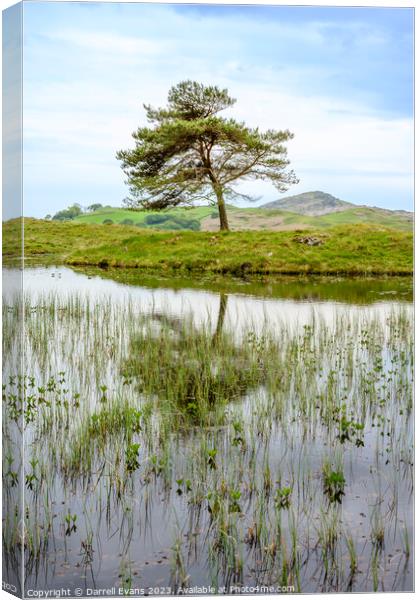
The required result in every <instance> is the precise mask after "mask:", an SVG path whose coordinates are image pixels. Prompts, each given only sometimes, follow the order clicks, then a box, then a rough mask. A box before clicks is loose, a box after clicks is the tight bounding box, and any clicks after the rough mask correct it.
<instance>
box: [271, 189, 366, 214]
mask: <svg viewBox="0 0 420 600" xmlns="http://www.w3.org/2000/svg"><path fill="white" fill-rule="evenodd" d="M355 207H356V205H355V204H352V203H351V202H345V201H344V200H339V199H338V198H336V197H335V196H332V195H331V194H326V193H325V192H304V193H303V194H297V195H295V196H286V197H285V198H279V200H274V202H268V203H267V204H263V205H262V206H260V208H268V209H273V208H274V209H281V210H287V211H290V212H295V213H298V214H299V215H307V216H310V217H318V216H321V215H327V214H329V213H332V212H339V211H344V210H348V209H350V208H355Z"/></svg>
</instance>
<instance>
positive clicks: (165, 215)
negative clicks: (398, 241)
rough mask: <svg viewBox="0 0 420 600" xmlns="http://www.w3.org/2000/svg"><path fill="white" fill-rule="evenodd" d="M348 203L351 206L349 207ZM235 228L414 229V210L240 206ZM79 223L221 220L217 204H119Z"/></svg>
mask: <svg viewBox="0 0 420 600" xmlns="http://www.w3.org/2000/svg"><path fill="white" fill-rule="evenodd" d="M347 205H348V208H347ZM227 212H228V219H229V223H230V227H231V229H232V231H245V230H252V231H288V230H289V231H290V230H295V229H302V228H305V229H307V228H317V229H319V228H322V229H324V228H328V227H332V226H334V225H340V224H349V225H350V224H352V225H356V224H358V223H370V224H373V225H379V226H383V227H392V228H394V229H399V230H402V231H411V230H412V227H413V215H412V213H406V212H404V211H392V210H385V209H382V208H371V207H367V206H354V205H352V204H350V203H346V209H344V207H343V210H340V211H333V212H329V213H327V214H324V215H320V216H311V215H305V214H299V213H297V212H292V211H286V210H280V209H278V208H277V209H268V208H261V207H259V208H238V207H234V206H228V208H227ZM74 222H76V223H92V224H93V223H95V224H102V223H105V224H110V225H111V224H114V225H131V226H136V227H140V228H146V229H159V230H171V231H174V230H185V229H191V230H193V231H198V230H201V231H218V230H219V219H218V214H217V208H216V207H214V206H197V207H194V208H175V209H172V210H168V211H163V212H156V211H154V212H153V211H143V210H140V211H133V210H129V209H125V208H118V207H104V208H101V209H99V210H96V211H94V212H90V213H85V214H82V215H80V216H78V217H77V218H76V219H74Z"/></svg>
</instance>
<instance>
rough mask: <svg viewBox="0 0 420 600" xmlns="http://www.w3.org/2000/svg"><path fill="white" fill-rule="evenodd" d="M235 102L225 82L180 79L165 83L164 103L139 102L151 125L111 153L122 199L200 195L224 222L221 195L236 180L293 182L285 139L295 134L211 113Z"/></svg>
mask: <svg viewBox="0 0 420 600" xmlns="http://www.w3.org/2000/svg"><path fill="white" fill-rule="evenodd" d="M235 102H236V100H235V99H234V98H232V97H230V96H229V93H228V90H227V89H219V88H218V87H216V86H205V85H203V84H200V83H197V82H195V81H183V82H181V83H179V84H178V85H176V86H174V87H172V88H171V89H170V91H169V94H168V104H167V107H166V108H157V109H156V108H153V107H151V106H150V105H144V108H145V110H146V115H147V119H148V121H149V123H150V126H148V127H139V128H138V129H137V130H136V131H135V132H134V133H133V138H134V141H135V147H134V149H129V150H120V151H119V152H118V153H117V158H118V159H119V160H120V161H121V163H122V165H121V166H122V168H123V170H124V172H125V174H126V175H127V177H128V179H127V183H128V185H129V189H130V192H131V197H130V198H128V199H127V200H126V201H125V202H126V204H127V205H128V206H130V207H132V208H140V207H141V208H146V209H153V210H160V209H165V208H169V207H174V206H180V205H190V204H193V203H194V202H196V201H201V202H202V201H203V200H206V201H208V202H210V203H214V204H217V206H218V209H219V218H220V228H221V229H222V230H227V229H229V225H228V219H227V213H226V204H225V200H226V198H233V197H234V196H237V195H240V194H238V192H236V191H235V189H234V187H233V186H234V184H235V183H236V182H238V181H239V180H244V179H260V180H265V181H271V182H272V183H273V184H274V185H275V186H276V188H277V189H278V190H279V191H281V192H283V191H285V190H287V189H288V186H289V185H290V184H293V183H296V182H297V179H296V177H295V175H294V173H293V171H288V170H287V167H288V165H289V161H288V159H287V150H286V147H285V142H287V141H288V140H290V139H292V137H293V134H292V133H290V131H288V130H287V129H286V130H284V131H276V130H274V129H270V130H268V131H265V132H261V131H260V130H259V129H258V128H250V127H247V126H246V125H245V123H243V122H238V121H236V120H234V119H232V118H228V119H226V118H222V117H220V116H218V115H217V113H219V112H220V111H221V110H224V109H226V108H229V107H231V106H232V105H233V104H234V103H235Z"/></svg>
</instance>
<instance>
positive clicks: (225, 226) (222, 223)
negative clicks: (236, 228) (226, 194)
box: [215, 186, 229, 231]
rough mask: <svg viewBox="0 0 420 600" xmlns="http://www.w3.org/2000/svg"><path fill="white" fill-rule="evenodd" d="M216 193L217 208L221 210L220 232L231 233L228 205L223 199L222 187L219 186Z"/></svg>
mask: <svg viewBox="0 0 420 600" xmlns="http://www.w3.org/2000/svg"><path fill="white" fill-rule="evenodd" d="M215 192H216V197H217V206H218V209H219V219H220V231H229V223H228V218H227V212H226V204H225V200H224V198H223V190H222V188H221V187H219V186H217V187H216V188H215Z"/></svg>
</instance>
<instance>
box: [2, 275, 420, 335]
mask: <svg viewBox="0 0 420 600" xmlns="http://www.w3.org/2000/svg"><path fill="white" fill-rule="evenodd" d="M19 275H20V272H19V271H18V270H17V269H8V270H7V281H11V282H15V283H16V282H17V281H18V278H19ZM7 281H5V283H6V285H5V286H4V295H5V297H6V298H7V297H10V295H11V294H13V293H15V292H16V285H13V286H10V287H9V286H8V285H7ZM23 281H24V290H25V292H30V293H31V296H32V299H33V300H31V301H35V299H36V295H38V294H45V293H54V294H58V295H59V296H62V297H63V299H64V298H65V297H67V296H68V295H70V294H74V293H77V294H81V295H82V296H88V297H89V298H90V299H92V300H101V299H104V298H105V297H106V298H107V299H110V300H112V301H113V302H116V303H119V302H121V303H126V302H127V301H128V300H130V301H131V302H133V303H135V304H138V305H139V307H140V308H141V309H142V311H144V312H151V311H157V312H163V313H165V314H167V315H168V314H170V315H174V316H185V315H187V314H192V315H193V318H194V321H195V322H196V323H199V322H203V321H205V320H208V321H209V322H210V324H212V325H213V324H215V322H216V321H217V316H218V312H219V304H220V294H219V293H217V292H211V291H202V290H192V289H181V290H173V289H170V288H168V287H162V288H148V287H146V286H145V287H142V286H133V285H127V284H124V283H119V282H116V281H112V280H110V279H102V278H101V277H98V276H87V275H85V274H81V273H76V272H74V271H72V270H71V269H69V268H67V267H58V268H57V267H37V268H31V269H25V271H24V277H23ZM399 306H405V307H407V308H408V309H409V310H411V309H412V307H411V305H410V304H409V303H405V302H399V301H395V300H393V299H392V298H391V297H389V299H387V300H383V301H380V302H375V303H372V304H369V305H360V304H359V305H356V304H348V303H340V302H336V301H314V300H290V299H281V298H275V299H270V298H266V297H264V298H261V297H255V296H251V295H245V294H240V293H236V292H235V293H229V294H228V303H227V311H226V318H225V326H227V327H229V326H230V327H231V328H233V329H239V328H242V327H243V326H245V325H247V324H249V323H253V324H254V325H259V326H261V325H262V324H263V323H268V324H272V325H275V324H276V323H282V324H287V325H288V326H290V327H294V326H298V325H299V326H302V325H304V324H306V323H310V322H311V320H312V319H313V317H314V315H315V314H316V316H317V318H322V319H324V320H325V321H326V323H330V322H332V321H335V320H336V319H337V318H340V317H341V316H348V315H349V314H352V313H353V314H354V316H356V315H357V316H362V315H364V314H366V315H369V316H377V318H380V319H383V318H386V317H387V316H388V315H389V314H390V312H391V311H393V310H395V309H396V308H397V307H399Z"/></svg>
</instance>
